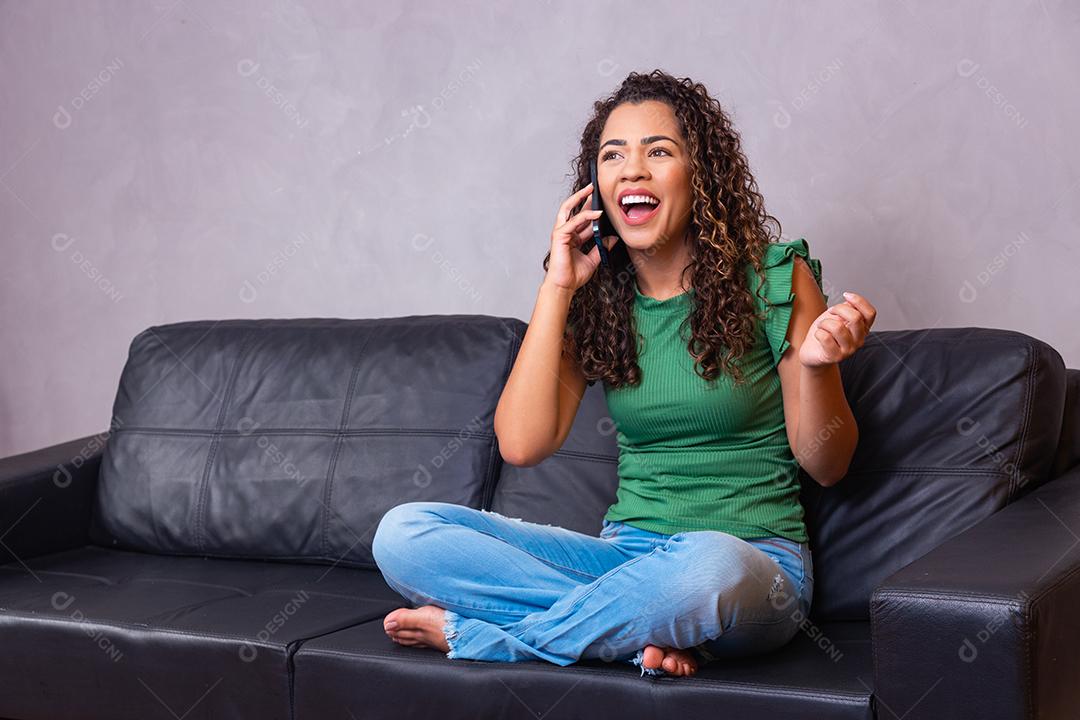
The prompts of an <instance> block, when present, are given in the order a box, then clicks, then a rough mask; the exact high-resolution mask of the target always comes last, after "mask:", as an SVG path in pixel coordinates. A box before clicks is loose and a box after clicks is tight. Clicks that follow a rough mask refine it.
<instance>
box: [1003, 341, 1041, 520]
mask: <svg viewBox="0 0 1080 720" xmlns="http://www.w3.org/2000/svg"><path fill="white" fill-rule="evenodd" d="M1027 349H1028V353H1029V355H1030V358H1031V360H1030V362H1029V363H1028V380H1027V385H1026V386H1025V387H1024V400H1023V406H1022V407H1021V408H1020V412H1021V413H1022V414H1023V418H1024V419H1023V420H1021V422H1020V441H1019V442H1018V443H1017V444H1016V455H1015V456H1014V457H1013V463H1012V465H1013V472H1012V474H1011V476H1010V478H1009V499H1010V500H1011V499H1012V497H1013V495H1014V494H1015V492H1016V491H1017V489H1019V487H1020V458H1022V457H1023V454H1024V442H1025V441H1026V440H1027V434H1028V428H1029V427H1030V425H1031V398H1032V396H1033V395H1034V394H1035V389H1034V388H1035V371H1036V370H1037V368H1038V365H1039V353H1038V352H1036V351H1035V346H1034V345H1033V344H1032V343H1030V342H1029V343H1027Z"/></svg>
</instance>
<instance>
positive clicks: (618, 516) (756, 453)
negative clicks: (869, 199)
mask: <svg viewBox="0 0 1080 720" xmlns="http://www.w3.org/2000/svg"><path fill="white" fill-rule="evenodd" d="M795 255H800V256H801V257H803V258H804V259H805V260H806V261H807V264H808V265H809V266H810V268H811V270H813V272H814V276H815V278H816V279H817V282H818V287H821V263H820V261H818V260H817V259H815V258H811V257H810V248H809V246H808V245H807V243H806V240H805V239H803V238H799V239H798V240H793V241H790V242H783V243H772V244H770V245H769V246H768V247H767V248H766V253H765V260H764V265H765V285H764V287H763V288H762V295H764V296H765V297H766V298H768V299H769V301H771V302H772V303H774V304H775V307H772V308H771V309H767V308H766V306H765V304H764V303H763V302H762V301H760V300H758V299H757V298H756V297H755V302H756V303H757V307H758V308H759V310H761V311H762V312H765V313H766V320H765V323H764V324H763V325H762V324H758V327H757V342H756V343H755V344H754V346H753V348H752V349H751V350H750V351H748V352H747V354H745V355H744V356H743V357H742V358H741V359H740V360H739V364H740V367H741V368H742V370H743V373H744V375H745V377H746V383H745V384H744V385H742V386H740V387H739V388H735V385H734V382H733V381H732V379H731V378H730V376H728V375H727V374H721V375H720V376H719V377H718V378H717V379H716V381H714V382H713V383H711V384H710V383H708V382H706V381H705V380H703V379H702V378H701V376H699V375H698V374H697V373H696V372H695V371H694V358H693V357H691V356H690V352H689V350H687V343H688V341H689V339H690V329H689V321H688V320H687V318H688V316H689V313H690V311H691V309H692V307H693V305H692V303H693V296H694V290H693V289H690V290H689V291H688V292H685V293H682V294H681V295H676V296H675V297H671V298H668V299H666V300H657V299H655V298H651V297H649V296H647V295H643V294H641V291H640V290H637V288H636V285H635V291H636V297H635V301H634V316H635V318H636V321H637V329H638V333H639V334H640V335H641V337H642V340H641V341H640V342H639V344H638V365H639V366H640V368H641V373H642V382H641V384H640V385H638V386H637V387H622V388H618V389H613V388H611V387H610V386H608V385H607V384H606V383H605V384H604V395H605V397H606V398H607V405H608V410H609V412H610V414H611V417H612V420H614V421H615V425H616V428H617V439H618V447H619V463H618V474H619V486H618V490H617V494H616V500H615V502H614V503H613V504H612V505H610V506H609V507H608V510H607V513H606V514H605V516H604V517H605V518H606V519H608V520H620V521H622V522H625V523H626V524H628V525H633V526H634V527H638V528H641V529H643V530H651V531H653V532H661V533H667V534H674V533H677V532H682V531H685V530H720V531H723V532H726V533H730V534H732V535H735V536H736V537H740V538H743V539H747V538H754V537H763V536H768V535H779V536H781V537H785V538H788V539H789V540H793V541H795V542H806V541H807V540H808V536H807V533H806V525H805V523H804V522H803V508H802V505H801V504H800V502H799V478H798V472H799V466H798V462H797V461H796V460H795V457H794V455H793V454H792V452H791V446H790V444H789V443H788V438H787V431H786V429H785V422H784V404H783V397H782V395H781V387H780V375H779V374H778V372H777V370H776V364H777V363H778V362H779V360H780V357H781V356H782V355H783V353H784V351H785V350H786V349H787V347H788V345H789V344H790V343H788V342H787V340H786V339H785V335H786V334H787V327H788V323H789V322H790V320H791V309H792V304H793V303H792V301H793V300H794V299H795V295H794V293H793V292H792V290H791V278H792V272H793V270H794V263H795V261H794V256H795ZM746 267H747V276H748V278H749V279H750V288H751V291H753V290H754V289H755V288H756V287H757V282H756V279H757V276H756V275H755V274H754V272H753V270H754V269H753V266H752V265H751V264H749V263H747V266H746ZM823 294H824V291H823ZM825 298H826V300H828V296H827V295H826V296H825ZM684 320H685V321H686V322H685V324H684V325H683V321H684Z"/></svg>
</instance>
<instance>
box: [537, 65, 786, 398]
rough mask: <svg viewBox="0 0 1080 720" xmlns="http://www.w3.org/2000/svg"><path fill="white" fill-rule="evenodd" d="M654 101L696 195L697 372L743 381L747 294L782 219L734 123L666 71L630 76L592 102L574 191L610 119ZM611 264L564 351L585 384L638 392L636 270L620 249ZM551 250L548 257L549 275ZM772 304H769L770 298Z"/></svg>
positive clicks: (581, 307)
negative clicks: (663, 111) (665, 115)
mask: <svg viewBox="0 0 1080 720" xmlns="http://www.w3.org/2000/svg"><path fill="white" fill-rule="evenodd" d="M648 100H658V101H660V102H663V103H666V104H667V105H668V106H669V107H670V108H671V109H672V110H673V111H674V115H675V118H676V119H677V121H678V124H679V129H680V131H681V133H682V135H683V137H684V138H685V140H686V144H687V150H688V155H689V159H690V170H691V180H690V185H691V190H692V193H693V198H692V201H691V210H690V218H689V226H688V227H689V233H688V236H687V237H688V241H689V263H688V265H687V267H686V268H684V271H683V275H684V276H685V273H686V272H687V271H689V272H690V277H691V285H692V287H693V288H694V296H693V300H694V302H693V306H694V307H693V310H692V312H691V313H690V316H689V318H688V320H689V323H690V329H691V336H690V339H689V341H688V343H687V350H688V351H689V352H690V355H691V356H692V357H694V359H695V371H696V372H697V374H698V375H700V376H701V377H702V378H704V379H705V380H708V381H710V382H711V381H713V380H714V379H715V378H716V377H717V376H718V375H719V374H720V372H727V373H729V374H731V375H732V377H733V378H734V381H735V383H736V384H741V383H742V382H744V377H743V373H742V370H741V368H739V366H738V364H737V363H738V360H739V358H741V357H742V356H743V354H745V353H746V352H747V350H748V349H749V348H751V347H752V346H753V344H754V342H755V333H756V327H757V326H756V325H755V323H756V322H758V321H763V320H764V316H763V315H759V314H758V313H757V312H756V309H755V305H754V301H753V297H752V295H751V292H753V293H755V294H756V295H757V297H759V298H761V299H762V300H765V298H763V297H762V296H761V294H760V291H761V287H762V285H763V283H764V267H763V258H764V256H765V249H766V245H768V244H769V242H770V238H771V237H773V236H772V235H770V233H769V229H770V226H771V225H775V228H776V234H775V237H776V238H777V239H779V238H780V222H779V221H778V220H777V219H776V218H774V217H773V216H771V215H769V214H767V213H766V212H765V209H764V200H763V198H762V197H761V194H760V192H759V191H758V187H757V183H756V181H755V180H754V178H753V176H752V175H751V174H750V169H749V163H748V162H747V160H746V157H745V156H744V155H743V151H742V149H741V144H740V136H739V134H738V132H737V131H736V130H735V128H734V127H733V125H732V122H731V119H730V118H729V117H728V115H727V114H726V113H725V112H724V111H723V109H721V107H720V103H719V102H718V101H716V100H715V99H713V98H711V97H710V96H709V94H708V91H707V90H706V88H705V86H704V85H701V84H700V83H695V82H692V81H691V80H690V79H689V78H675V77H672V76H671V75H669V74H668V73H666V72H663V71H661V70H653V71H652V72H651V73H648V74H642V73H637V72H631V73H630V74H629V75H627V77H626V79H625V80H624V81H623V83H622V85H621V86H620V87H619V88H618V89H617V90H616V91H615V92H614V93H613V94H611V95H610V96H609V97H607V98H606V99H602V100H598V101H596V102H595V103H594V104H593V117H592V118H591V119H590V120H589V121H588V123H587V124H586V125H585V128H584V130H583V131H582V133H581V147H580V153H579V154H578V156H577V157H576V158H574V159H573V160H572V161H571V172H570V176H571V177H572V178H573V182H574V184H573V190H577V189H578V188H581V187H583V186H584V185H585V184H587V183H588V182H589V180H590V174H589V164H590V162H591V161H592V160H593V159H594V158H596V156H597V153H598V152H599V147H598V146H599V144H600V134H601V132H602V131H603V128H604V124H605V123H606V122H607V119H608V116H609V115H610V114H611V112H612V111H613V110H614V109H615V108H616V107H618V106H619V105H621V104H622V103H632V104H639V103H642V102H645V101H648ZM608 259H609V261H610V265H607V266H605V265H603V264H601V265H600V266H599V267H598V268H597V270H596V272H595V273H594V275H593V276H592V277H591V278H590V279H589V281H588V282H587V283H585V285H583V286H582V287H581V288H580V289H578V290H577V291H576V292H575V293H574V295H573V298H572V299H571V301H570V310H569V314H568V317H567V325H566V333H565V335H564V343H565V344H564V352H569V353H570V355H571V357H574V358H575V359H576V361H577V362H578V363H579V365H580V367H581V369H582V372H583V374H584V376H585V378H586V380H589V381H593V380H603V381H604V382H606V383H608V384H609V385H611V386H613V387H621V386H623V385H637V384H639V383H640V382H641V368H640V367H639V366H638V364H637V341H638V340H639V339H640V338H639V335H638V331H637V327H636V324H635V322H634V314H633V306H634V300H635V288H634V283H635V279H634V276H635V275H636V273H637V268H636V267H634V265H633V263H632V262H631V259H630V255H629V253H628V251H627V249H626V245H625V244H623V243H617V244H615V245H614V246H613V247H612V248H611V250H609V251H608ZM550 260H551V251H550V250H549V251H548V253H547V255H545V256H544V263H543V265H544V270H545V272H546V271H547V269H548V265H549V263H550ZM747 262H749V263H752V264H753V267H754V269H755V270H756V271H757V277H758V280H759V281H758V283H757V285H756V287H755V289H754V290H753V291H751V289H750V288H749V287H748V283H747V278H746V274H745V270H744V268H745V267H746V265H745V264H746V263H747ZM766 302H767V301H766Z"/></svg>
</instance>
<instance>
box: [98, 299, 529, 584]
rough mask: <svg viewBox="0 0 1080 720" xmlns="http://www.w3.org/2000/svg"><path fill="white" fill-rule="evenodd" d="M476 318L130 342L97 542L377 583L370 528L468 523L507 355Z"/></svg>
mask: <svg viewBox="0 0 1080 720" xmlns="http://www.w3.org/2000/svg"><path fill="white" fill-rule="evenodd" d="M515 323H517V324H518V325H520V324H521V323H520V321H518V320H514V319H509V320H504V319H500V318H493V317H487V316H464V315H448V316H409V317H402V318H381V319H367V320H339V319H296V320H225V321H197V322H184V323H175V324H171V325H163V326H155V327H151V328H148V329H146V330H144V331H143V332H141V333H139V334H138V335H137V336H136V337H135V339H134V340H133V341H132V343H131V348H130V351H129V355H128V359H127V363H126V364H125V366H124V369H123V373H122V375H121V378H120V386H119V389H118V391H117V395H116V402H115V405H114V407H113V427H112V432H111V435H110V437H109V440H108V443H107V445H106V447H105V452H104V456H103V459H102V467H101V475H100V481H99V484H98V488H97V495H96V505H95V512H94V516H93V522H92V524H91V527H90V538H91V540H92V541H93V542H95V543H98V544H101V545H105V546H108V547H114V548H124V549H134V550H142V551H148V552H158V553H170V554H178V555H183V554H199V555H206V556H214V557H233V558H273V559H288V560H293V561H309V562H322V563H329V562H333V563H342V564H344V565H347V566H353V567H364V568H369V569H374V568H375V564H374V561H373V559H372V557H371V547H370V546H371V538H372V535H373V534H374V531H375V527H376V526H377V525H378V522H379V520H380V519H381V517H382V515H383V513H384V512H385V511H386V510H388V509H389V508H390V507H393V506H394V505H397V504H399V503H403V502H408V501H412V500H441V501H445V502H454V503H459V504H463V505H468V506H470V507H480V505H481V502H482V501H483V498H484V495H485V493H486V492H487V491H488V485H489V484H490V483H491V482H492V476H493V473H494V470H495V458H496V455H497V452H496V450H495V439H494V431H493V419H494V412H495V406H496V404H497V402H498V398H499V394H500V392H501V390H502V387H503V385H504V383H505V381H506V377H507V375H508V373H509V369H510V362H511V358H512V357H513V355H514V353H515V351H516V347H517V341H518V335H517V334H515V332H514V330H515V325H514V324H515Z"/></svg>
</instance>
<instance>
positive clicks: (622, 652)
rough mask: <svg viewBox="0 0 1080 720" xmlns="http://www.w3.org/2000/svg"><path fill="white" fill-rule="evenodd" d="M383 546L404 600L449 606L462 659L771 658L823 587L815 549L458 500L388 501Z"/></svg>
mask: <svg viewBox="0 0 1080 720" xmlns="http://www.w3.org/2000/svg"><path fill="white" fill-rule="evenodd" d="M372 552H373V554H374V557H375V562H376V564H377V565H378V567H379V569H380V570H381V571H382V574H383V578H384V579H385V580H386V582H387V584H388V585H389V586H390V587H391V588H393V589H394V590H395V591H396V592H398V593H399V594H400V595H401V596H402V597H404V598H406V599H407V600H408V601H410V602H411V603H413V604H414V605H415V606H419V605H438V606H439V607H442V608H444V609H445V610H446V614H445V623H444V626H443V633H444V634H445V636H446V639H447V644H448V646H449V648H450V649H449V652H447V653H446V656H447V657H448V658H451V659H453V658H464V659H470V660H486V661H502V662H514V661H519V660H547V661H548V662H552V663H555V664H558V665H569V664H571V663H573V662H575V661H577V660H581V659H592V658H599V659H602V660H605V661H607V662H612V661H620V662H630V663H633V664H634V665H638V666H640V667H641V670H642V674H643V675H644V674H645V673H646V672H648V673H649V674H650V675H662V674H664V670H662V669H660V668H646V667H644V666H643V665H642V663H641V660H642V654H643V651H644V648H645V646H646V645H649V644H652V645H660V646H670V647H675V648H693V649H694V651H695V652H696V654H697V657H698V658H699V662H707V661H709V660H713V659H716V658H721V657H725V658H726V657H741V656H745V655H751V654H758V653H763V652H769V651H771V650H775V649H777V648H779V647H781V646H783V645H785V644H787V642H788V641H790V640H791V639H792V638H793V637H794V635H795V634H796V632H797V631H798V629H799V627H800V626H801V624H802V621H803V620H804V619H805V618H806V617H807V616H808V614H809V611H810V601H811V597H812V595H813V582H814V578H813V566H812V562H811V558H810V549H809V543H802V544H800V543H796V542H794V541H792V540H788V539H786V538H782V537H777V536H772V537H762V538H755V539H752V540H742V539H740V538H737V537H735V536H734V535H730V534H728V533H724V532H719V531H713V530H699V531H689V532H680V533H675V534H673V535H665V534H662V533H656V532H650V531H648V530H641V529H639V528H636V527H634V526H632V525H627V524H626V523H622V522H617V521H609V520H606V519H605V520H604V521H603V528H602V530H601V531H600V536H599V537H595V536H592V535H586V534H583V533H579V532H576V531H574V530H569V529H567V528H562V527H558V526H554V525H544V524H539V523H530V522H526V521H523V520H520V519H516V518H508V517H506V516H504V515H500V514H499V513H496V512H491V511H486V510H477V509H474V508H470V507H467V506H464V505H457V504H454V503H446V502H434V501H415V502H406V503H402V504H400V505H397V506H395V507H392V508H390V510H388V511H387V512H386V514H385V515H383V517H382V519H381V521H380V522H379V526H378V528H377V529H376V531H375V537H374V539H373V541H372Z"/></svg>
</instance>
